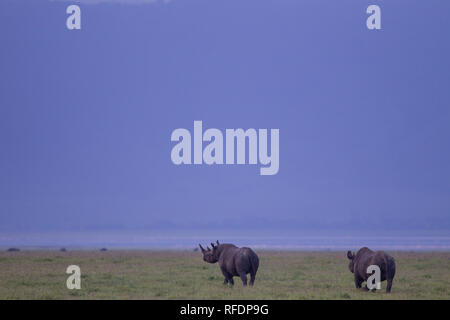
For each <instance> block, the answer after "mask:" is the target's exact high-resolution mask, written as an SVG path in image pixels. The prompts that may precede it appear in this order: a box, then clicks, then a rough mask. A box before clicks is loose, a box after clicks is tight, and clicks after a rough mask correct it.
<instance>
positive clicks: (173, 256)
mask: <svg viewBox="0 0 450 320" xmlns="http://www.w3.org/2000/svg"><path fill="white" fill-rule="evenodd" d="M257 253H258V255H259V257H260V268H259V270H258V274H257V277H256V282H255V286H254V287H243V286H242V282H241V281H240V279H239V278H237V277H236V278H235V286H234V287H230V286H225V285H223V283H222V282H223V277H222V274H221V272H220V270H219V266H218V265H217V264H214V265H211V264H207V263H205V262H203V261H202V259H201V253H199V252H192V251H122V250H117V251H116V250H112V251H106V252H99V251H68V252H58V251H20V252H0V299H450V252H390V254H391V255H392V256H393V257H394V258H395V259H396V264H397V273H396V276H395V279H394V284H393V289H392V293H391V294H386V293H385V291H384V289H385V286H386V282H383V283H382V290H381V291H378V292H376V293H371V292H366V291H363V290H361V289H359V290H358V289H355V287H354V284H353V275H352V274H351V273H350V272H349V270H348V267H347V265H348V260H347V258H346V254H345V252H288V251H257ZM72 264H75V265H78V266H80V268H81V274H82V276H81V290H68V289H67V287H66V279H67V277H68V276H69V275H68V274H66V273H65V271H66V268H67V267H68V266H69V265H72Z"/></svg>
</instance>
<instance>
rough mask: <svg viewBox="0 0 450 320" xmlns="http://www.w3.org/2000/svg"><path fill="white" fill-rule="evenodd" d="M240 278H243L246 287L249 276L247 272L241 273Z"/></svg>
mask: <svg viewBox="0 0 450 320" xmlns="http://www.w3.org/2000/svg"><path fill="white" fill-rule="evenodd" d="M239 277H241V280H242V284H243V285H244V286H246V285H247V274H246V273H245V272H241V273H240V274H239Z"/></svg>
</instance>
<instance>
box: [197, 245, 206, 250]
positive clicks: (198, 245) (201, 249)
mask: <svg viewBox="0 0 450 320" xmlns="http://www.w3.org/2000/svg"><path fill="white" fill-rule="evenodd" d="M198 246H199V247H200V249H201V250H202V252H205V249H203V247H202V245H201V244H198Z"/></svg>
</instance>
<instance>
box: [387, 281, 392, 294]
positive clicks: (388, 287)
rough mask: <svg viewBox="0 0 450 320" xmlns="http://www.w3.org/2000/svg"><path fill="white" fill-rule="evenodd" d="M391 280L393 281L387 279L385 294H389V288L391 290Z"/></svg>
mask: <svg viewBox="0 0 450 320" xmlns="http://www.w3.org/2000/svg"><path fill="white" fill-rule="evenodd" d="M392 280H393V279H388V281H387V286H386V292H387V293H389V292H391V288H392Z"/></svg>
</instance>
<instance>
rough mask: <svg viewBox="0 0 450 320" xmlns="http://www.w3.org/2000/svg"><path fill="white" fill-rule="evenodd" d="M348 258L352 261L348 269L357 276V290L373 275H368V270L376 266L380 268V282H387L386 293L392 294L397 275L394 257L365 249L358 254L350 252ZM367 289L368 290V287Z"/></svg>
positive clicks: (382, 252)
mask: <svg viewBox="0 0 450 320" xmlns="http://www.w3.org/2000/svg"><path fill="white" fill-rule="evenodd" d="M347 258H348V259H349V260H350V263H349V265H348V268H349V269H350V271H351V272H352V273H354V276H355V286H356V288H361V284H362V283H363V282H364V281H367V279H368V278H369V277H370V276H371V275H372V273H367V268H368V267H369V266H371V265H376V266H378V267H379V268H380V272H381V274H380V281H384V280H387V286H386V292H391V288H392V281H393V280H394V275H395V260H394V258H393V257H391V256H390V255H388V254H387V253H385V252H384V251H372V250H370V249H369V248H367V247H363V248H361V249H359V251H358V252H357V253H356V254H355V253H354V252H353V253H352V252H351V251H348V252H347ZM365 288H366V289H368V287H367V285H366V287H365ZM373 291H375V289H373Z"/></svg>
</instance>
